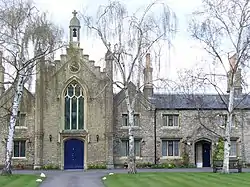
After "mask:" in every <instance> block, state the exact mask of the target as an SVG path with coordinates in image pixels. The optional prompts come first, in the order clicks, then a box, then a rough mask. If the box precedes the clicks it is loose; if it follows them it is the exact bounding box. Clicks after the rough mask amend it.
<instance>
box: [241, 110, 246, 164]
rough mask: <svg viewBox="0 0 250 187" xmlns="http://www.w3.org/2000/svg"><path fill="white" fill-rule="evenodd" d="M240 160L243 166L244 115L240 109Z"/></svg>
mask: <svg viewBox="0 0 250 187" xmlns="http://www.w3.org/2000/svg"><path fill="white" fill-rule="evenodd" d="M240 126H241V159H242V162H243V164H245V161H246V157H245V137H244V114H243V109H241V125H240Z"/></svg>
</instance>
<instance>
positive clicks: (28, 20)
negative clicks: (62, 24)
mask: <svg viewBox="0 0 250 187" xmlns="http://www.w3.org/2000/svg"><path fill="white" fill-rule="evenodd" d="M0 28H1V29H0V40H1V45H0V47H1V49H2V50H3V56H4V61H5V62H6V63H7V64H10V65H11V66H12V67H13V69H14V70H15V81H14V82H13V85H12V86H13V88H14V99H13V104H12V108H11V117H10V122H9V131H8V138H7V147H6V158H5V165H4V168H3V170H2V174H3V175H10V174H12V171H11V160H12V150H13V138H14V131H15V124H16V119H17V114H18V110H19V104H20V102H21V99H22V95H23V88H24V84H25V83H26V82H27V80H28V79H29V78H30V76H31V75H32V74H31V72H32V70H33V67H34V66H35V65H36V62H37V60H39V59H40V58H41V57H44V56H47V55H51V54H53V52H54V51H55V50H56V49H57V48H58V47H60V42H58V41H60V40H59V39H60V37H61V34H62V32H61V30H60V29H59V28H58V27H57V26H56V25H54V24H53V23H51V22H50V21H48V20H47V18H46V14H45V13H42V12H41V11H38V10H37V9H36V7H35V6H34V5H33V4H32V3H31V2H30V1H25V0H1V1H0ZM32 53H33V54H32Z"/></svg>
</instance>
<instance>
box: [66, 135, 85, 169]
mask: <svg viewBox="0 0 250 187" xmlns="http://www.w3.org/2000/svg"><path fill="white" fill-rule="evenodd" d="M64 169H65V170H66V169H84V141H82V140H79V139H68V140H66V141H65V142H64Z"/></svg>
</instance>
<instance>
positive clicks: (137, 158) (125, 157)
mask: <svg viewBox="0 0 250 187" xmlns="http://www.w3.org/2000/svg"><path fill="white" fill-rule="evenodd" d="M120 159H121V160H126V159H128V157H127V156H121V157H120ZM135 159H136V160H142V157H140V156H136V157H135Z"/></svg>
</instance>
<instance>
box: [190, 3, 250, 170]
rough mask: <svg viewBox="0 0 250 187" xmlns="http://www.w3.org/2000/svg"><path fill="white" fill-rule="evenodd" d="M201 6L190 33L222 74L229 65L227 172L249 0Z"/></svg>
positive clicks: (246, 39) (245, 51)
mask: <svg viewBox="0 0 250 187" xmlns="http://www.w3.org/2000/svg"><path fill="white" fill-rule="evenodd" d="M202 6H203V11H199V12H198V11H197V12H194V13H193V15H194V17H193V20H192V21H191V24H190V32H191V35H192V37H193V38H195V39H197V40H198V41H200V42H201V43H202V44H203V45H204V46H205V47H204V49H205V50H206V51H207V52H208V54H210V55H211V56H212V57H213V58H214V60H215V61H216V62H217V63H219V64H220V66H221V69H224V72H225V74H226V73H227V67H228V66H229V67H230V73H229V74H228V76H229V82H228V88H229V90H228V92H229V93H228V97H229V102H228V105H227V113H228V117H227V119H228V120H227V124H226V127H225V135H224V137H225V138H224V161H223V171H222V172H223V173H229V152H230V137H231V127H232V115H233V110H234V98H235V89H234V88H235V83H236V73H237V71H238V69H239V68H241V67H246V65H247V64H246V63H248V60H249V55H248V53H249V48H250V45H249V42H250V40H249V39H250V38H249V26H250V6H249V0H203V1H202ZM231 57H232V58H231ZM226 75H227V74H226Z"/></svg>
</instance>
